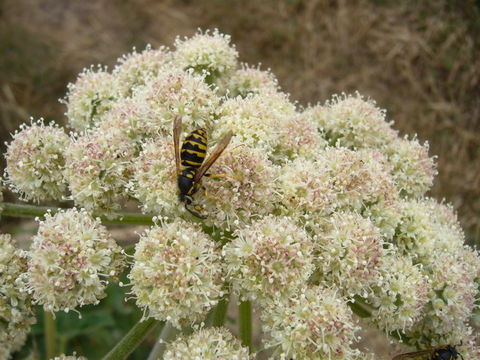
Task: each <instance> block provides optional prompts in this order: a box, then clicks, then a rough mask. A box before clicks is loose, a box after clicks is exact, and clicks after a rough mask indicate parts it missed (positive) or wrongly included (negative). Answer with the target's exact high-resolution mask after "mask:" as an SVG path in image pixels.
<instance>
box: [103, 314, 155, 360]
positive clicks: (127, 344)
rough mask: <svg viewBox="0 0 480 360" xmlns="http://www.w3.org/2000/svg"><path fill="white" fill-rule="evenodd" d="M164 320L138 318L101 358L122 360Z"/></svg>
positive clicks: (104, 359)
mask: <svg viewBox="0 0 480 360" xmlns="http://www.w3.org/2000/svg"><path fill="white" fill-rule="evenodd" d="M160 324H162V330H163V326H164V325H165V323H164V322H160V321H158V320H155V319H154V318H148V319H146V320H143V321H142V320H140V321H139V322H138V323H136V324H135V325H134V326H133V327H132V328H131V329H130V331H129V332H128V333H127V334H126V335H125V336H124V337H123V339H122V340H120V342H119V343H118V344H117V345H116V346H115V347H114V348H113V349H112V350H110V352H109V353H108V354H107V355H105V356H104V357H103V360H124V359H127V358H128V356H129V355H130V354H131V353H132V352H133V351H134V350H135V349H136V348H137V347H138V346H139V345H140V344H141V343H142V341H143V340H144V339H145V337H147V335H148V334H149V333H150V332H151V331H152V330H153V329H154V328H156V327H157V326H159V325H160Z"/></svg>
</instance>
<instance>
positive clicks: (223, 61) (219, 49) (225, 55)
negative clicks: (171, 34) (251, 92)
mask: <svg viewBox="0 0 480 360" xmlns="http://www.w3.org/2000/svg"><path fill="white" fill-rule="evenodd" d="M175 47H176V50H175V51H174V53H173V63H174V65H176V66H178V67H179V68H181V69H182V70H188V69H193V70H194V71H195V72H196V73H198V74H201V75H206V78H205V79H206V81H207V82H208V83H211V82H212V81H213V80H215V79H216V78H218V77H219V76H221V75H223V74H225V73H227V72H230V71H232V70H234V69H235V68H236V67H237V57H238V52H237V50H235V46H233V45H230V36H229V35H224V34H221V33H220V32H219V31H218V30H217V29H215V30H213V32H210V31H206V32H205V33H202V32H201V31H199V32H197V33H196V34H195V35H194V36H193V37H191V38H185V39H184V40H181V39H180V38H177V39H176V40H175Z"/></svg>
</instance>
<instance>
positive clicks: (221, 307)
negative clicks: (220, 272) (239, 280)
mask: <svg viewBox="0 0 480 360" xmlns="http://www.w3.org/2000/svg"><path fill="white" fill-rule="evenodd" d="M229 302H230V294H227V295H226V296H225V297H224V298H223V299H222V300H220V301H219V302H218V305H217V306H216V307H215V308H214V309H213V311H212V313H211V318H210V319H209V320H211V321H209V324H208V325H211V326H213V327H220V326H223V324H224V323H225V319H226V317H227V310H228V304H229Z"/></svg>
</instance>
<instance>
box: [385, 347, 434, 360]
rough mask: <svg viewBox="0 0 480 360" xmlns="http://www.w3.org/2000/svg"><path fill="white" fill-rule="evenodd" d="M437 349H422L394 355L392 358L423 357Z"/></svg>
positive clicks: (401, 359) (400, 359)
mask: <svg viewBox="0 0 480 360" xmlns="http://www.w3.org/2000/svg"><path fill="white" fill-rule="evenodd" d="M434 351H435V350H433V349H430V350H421V351H414V352H409V353H405V354H400V355H397V356H395V357H393V359H392V360H403V359H421V358H422V356H424V355H431V354H432V353H433V352H434Z"/></svg>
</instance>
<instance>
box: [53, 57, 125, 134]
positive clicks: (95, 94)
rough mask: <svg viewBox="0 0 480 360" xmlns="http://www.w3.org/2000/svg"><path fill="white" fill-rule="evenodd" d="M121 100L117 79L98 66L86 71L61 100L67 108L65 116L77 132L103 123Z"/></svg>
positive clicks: (69, 86)
mask: <svg viewBox="0 0 480 360" xmlns="http://www.w3.org/2000/svg"><path fill="white" fill-rule="evenodd" d="M118 98H119V93H118V89H117V86H116V83H115V78H114V77H113V76H112V75H111V74H110V73H108V72H107V71H106V69H105V68H102V67H100V66H98V67H97V68H95V67H93V66H92V67H90V68H89V69H84V70H83V72H82V73H80V74H79V75H78V78H77V80H76V81H75V83H70V84H68V92H67V95H66V96H65V98H64V99H62V100H61V102H62V103H64V104H65V105H66V106H67V112H66V113H65V115H66V116H67V118H68V121H69V124H70V126H71V127H72V128H74V129H76V130H84V129H88V128H91V127H93V126H95V125H98V124H100V123H101V122H102V120H103V116H104V115H105V113H106V112H107V111H108V110H110V109H111V107H112V106H113V104H114V103H115V101H116V100H117V99H118Z"/></svg>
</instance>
